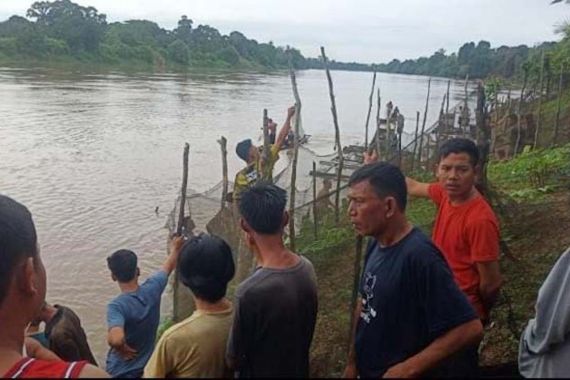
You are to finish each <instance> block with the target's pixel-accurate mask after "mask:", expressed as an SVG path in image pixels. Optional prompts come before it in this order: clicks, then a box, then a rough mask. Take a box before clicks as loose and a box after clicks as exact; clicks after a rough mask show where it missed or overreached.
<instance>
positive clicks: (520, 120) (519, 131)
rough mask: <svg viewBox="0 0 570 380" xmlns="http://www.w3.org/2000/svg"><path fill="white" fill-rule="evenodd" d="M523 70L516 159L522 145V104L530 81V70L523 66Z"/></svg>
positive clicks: (515, 151)
mask: <svg viewBox="0 0 570 380" xmlns="http://www.w3.org/2000/svg"><path fill="white" fill-rule="evenodd" d="M523 70H524V79H523V86H522V89H521V96H520V98H519V104H518V107H517V139H516V141H515V149H514V151H513V157H516V155H517V154H518V151H519V146H520V143H521V132H522V131H521V128H522V126H521V122H522V104H523V101H524V90H525V89H526V84H527V81H528V69H525V68H524V66H523Z"/></svg>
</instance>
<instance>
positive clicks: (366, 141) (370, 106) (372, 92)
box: [364, 71, 376, 150]
mask: <svg viewBox="0 0 570 380" xmlns="http://www.w3.org/2000/svg"><path fill="white" fill-rule="evenodd" d="M375 86H376V71H374V76H373V77H372V89H371V90H370V97H369V98H368V113H367V114H366V127H365V129H366V132H365V135H364V149H365V150H368V123H369V122H370V113H371V112H372V99H373V98H374V87H375Z"/></svg>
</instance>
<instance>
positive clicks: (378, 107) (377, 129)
mask: <svg viewBox="0 0 570 380" xmlns="http://www.w3.org/2000/svg"><path fill="white" fill-rule="evenodd" d="M376 102H377V108H376V154H377V155H378V157H380V108H382V98H381V97H380V88H378V96H377V97H376Z"/></svg>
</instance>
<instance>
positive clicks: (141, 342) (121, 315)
mask: <svg viewBox="0 0 570 380" xmlns="http://www.w3.org/2000/svg"><path fill="white" fill-rule="evenodd" d="M167 281H168V274H167V273H166V272H164V271H158V272H156V273H155V274H153V275H152V276H151V277H149V278H148V280H146V281H145V283H143V284H142V285H140V286H139V288H138V289H137V290H136V291H134V292H130V293H123V294H121V295H119V296H118V297H117V298H115V299H114V300H113V301H111V302H110V303H109V305H108V308H107V325H108V326H107V327H108V329H111V328H112V327H117V326H119V327H123V329H124V331H125V340H126V343H127V344H128V345H129V346H130V347H132V348H133V349H135V350H136V351H137V355H136V357H135V358H134V359H132V360H124V359H123V358H122V357H121V356H120V355H119V354H118V353H117V351H115V350H114V349H111V350H110V351H109V354H108V355H107V372H109V373H110V374H111V375H112V376H113V377H118V376H125V375H127V376H129V375H133V374H134V375H135V376H136V375H138V376H141V375H142V371H143V368H144V366H145V365H146V362H147V361H148V359H149V358H150V355H151V354H152V350H153V348H154V341H155V338H156V330H157V328H158V324H159V321H160V297H161V295H162V292H163V291H164V288H165V287H166V283H167Z"/></svg>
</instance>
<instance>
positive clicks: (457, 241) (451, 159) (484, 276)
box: [365, 138, 502, 324]
mask: <svg viewBox="0 0 570 380" xmlns="http://www.w3.org/2000/svg"><path fill="white" fill-rule="evenodd" d="M374 159H375V157H371V156H366V157H365V160H366V161H370V160H374ZM479 169H480V167H479V150H478V148H477V146H476V145H475V143H474V142H473V141H471V140H468V139H464V138H453V139H450V140H447V141H446V142H445V143H443V144H442V146H441V148H440V150H439V163H438V165H437V178H438V182H436V183H421V182H418V181H415V180H413V179H412V178H406V185H407V187H408V193H409V194H410V195H412V196H417V197H425V198H430V199H431V200H432V201H433V202H434V203H435V204H436V205H437V207H438V211H437V216H436V219H435V224H434V228H433V232H432V240H433V241H434V243H435V244H436V245H437V246H438V248H439V249H440V250H441V251H442V252H443V254H444V256H445V258H446V260H447V262H448V264H449V266H450V267H451V270H452V271H453V275H454V278H455V281H456V283H457V284H458V286H459V288H460V289H461V290H462V291H463V292H464V293H465V294H466V295H467V297H468V298H469V301H470V302H471V304H472V305H473V307H474V308H475V310H476V311H477V313H478V314H479V317H480V318H481V320H482V321H483V323H484V324H485V323H486V322H488V320H489V311H490V310H491V308H492V306H493V305H494V303H495V301H496V299H497V297H498V295H499V291H500V289H501V285H502V278H501V273H500V270H499V261H498V260H499V223H498V221H497V218H496V216H495V214H494V212H493V210H492V209H491V206H489V204H488V203H487V201H486V200H485V198H484V197H483V196H482V195H481V193H479V191H477V189H476V188H475V182H476V179H477V174H478V172H479Z"/></svg>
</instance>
